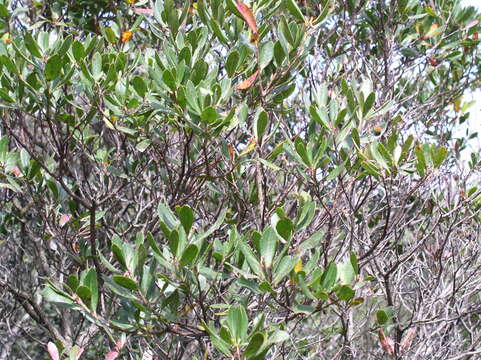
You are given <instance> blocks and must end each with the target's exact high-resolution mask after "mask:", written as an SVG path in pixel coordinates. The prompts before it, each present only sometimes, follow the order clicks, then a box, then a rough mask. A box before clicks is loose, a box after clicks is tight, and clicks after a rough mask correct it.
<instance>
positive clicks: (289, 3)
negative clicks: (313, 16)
mask: <svg viewBox="0 0 481 360" xmlns="http://www.w3.org/2000/svg"><path fill="white" fill-rule="evenodd" d="M284 4H285V6H286V8H287V10H289V12H290V13H291V15H292V16H294V17H295V18H296V19H297V20H298V21H300V22H302V23H305V22H306V20H305V19H304V15H303V14H302V11H301V9H299V7H298V6H297V4H296V1H295V0H284Z"/></svg>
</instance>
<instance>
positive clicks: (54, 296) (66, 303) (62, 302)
mask: <svg viewBox="0 0 481 360" xmlns="http://www.w3.org/2000/svg"><path fill="white" fill-rule="evenodd" d="M42 297H43V298H44V299H45V301H48V302H51V303H54V304H56V305H57V306H61V307H69V308H72V307H76V304H75V302H74V301H73V300H72V299H71V298H70V297H68V296H66V295H63V294H60V293H59V292H57V291H55V290H54V289H52V288H51V287H50V285H47V286H46V287H45V288H44V289H43V290H42Z"/></svg>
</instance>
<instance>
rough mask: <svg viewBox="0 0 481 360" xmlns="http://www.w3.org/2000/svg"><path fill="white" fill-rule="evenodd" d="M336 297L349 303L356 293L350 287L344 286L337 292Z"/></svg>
mask: <svg viewBox="0 0 481 360" xmlns="http://www.w3.org/2000/svg"><path fill="white" fill-rule="evenodd" d="M336 295H337V298H338V299H339V300H344V301H349V300H351V299H352V298H353V297H354V295H355V292H354V290H352V289H351V288H350V287H349V286H347V285H342V286H341V287H339V289H337V290H336Z"/></svg>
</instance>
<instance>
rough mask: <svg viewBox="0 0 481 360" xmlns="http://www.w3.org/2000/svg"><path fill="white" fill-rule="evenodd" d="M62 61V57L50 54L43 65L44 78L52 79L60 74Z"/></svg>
mask: <svg viewBox="0 0 481 360" xmlns="http://www.w3.org/2000/svg"><path fill="white" fill-rule="evenodd" d="M62 66H63V61H62V58H61V57H60V56H58V55H53V56H51V57H50V58H49V59H48V61H47V64H46V65H45V78H46V79H47V80H48V81H51V80H54V79H55V78H57V77H58V76H59V75H60V71H61V70H62Z"/></svg>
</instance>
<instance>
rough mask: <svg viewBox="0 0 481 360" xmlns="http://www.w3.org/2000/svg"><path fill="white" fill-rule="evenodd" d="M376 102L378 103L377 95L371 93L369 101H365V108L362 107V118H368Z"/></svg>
mask: <svg viewBox="0 0 481 360" xmlns="http://www.w3.org/2000/svg"><path fill="white" fill-rule="evenodd" d="M374 101H376V95H375V94H374V93H370V94H369V95H368V97H367V99H366V100H365V101H364V106H363V107H362V116H366V115H367V113H368V112H369V110H371V108H372V106H373V105H374Z"/></svg>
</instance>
